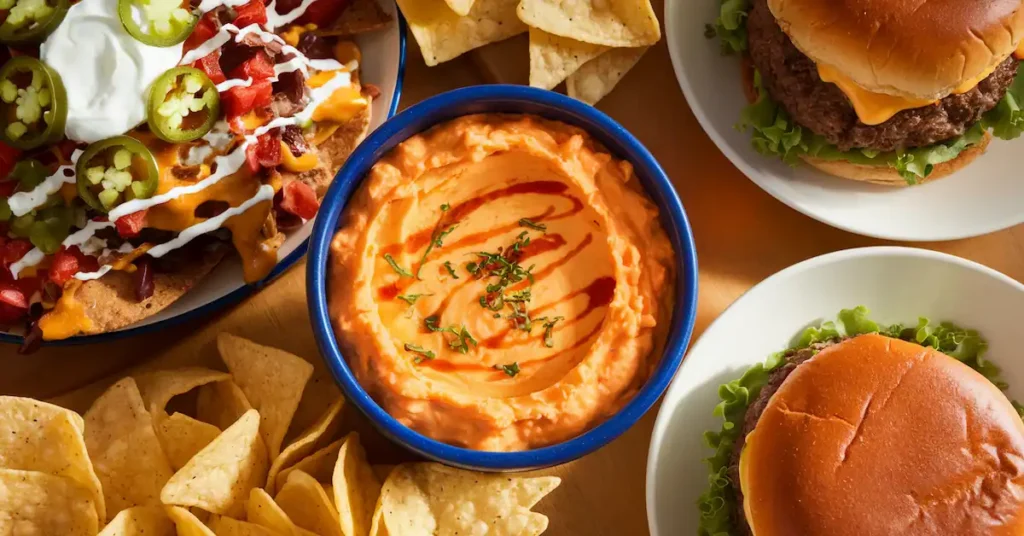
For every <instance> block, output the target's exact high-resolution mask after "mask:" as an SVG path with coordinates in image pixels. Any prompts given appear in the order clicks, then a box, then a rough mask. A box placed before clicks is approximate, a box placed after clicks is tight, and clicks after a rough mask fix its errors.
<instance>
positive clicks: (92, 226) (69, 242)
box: [11, 221, 114, 279]
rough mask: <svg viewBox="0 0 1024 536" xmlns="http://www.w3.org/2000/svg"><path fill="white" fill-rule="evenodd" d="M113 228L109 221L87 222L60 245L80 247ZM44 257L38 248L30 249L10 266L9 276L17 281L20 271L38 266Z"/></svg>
mask: <svg viewBox="0 0 1024 536" xmlns="http://www.w3.org/2000/svg"><path fill="white" fill-rule="evenodd" d="M113 226H114V224H113V223H110V222H109V221H89V223H86V224H85V227H83V228H81V229H79V230H78V231H75V232H74V233H71V234H70V235H68V237H67V238H65V239H64V241H63V242H61V245H62V246H64V247H66V248H69V247H71V246H81V245H82V244H84V243H86V242H87V241H88V240H89V239H90V238H92V237H93V235H95V234H96V231H99V230H100V229H107V228H110V227H113ZM44 257H46V254H45V253H43V252H42V250H40V249H39V248H32V250H31V251H29V252H28V253H26V254H25V256H24V257H22V258H20V259H18V262H15V263H14V264H12V265H11V275H12V276H14V279H18V274H19V273H21V271H22V270H24V269H25V268H28V267H29V266H35V265H37V264H39V263H40V262H42V261H43V258H44Z"/></svg>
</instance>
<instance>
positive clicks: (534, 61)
mask: <svg viewBox="0 0 1024 536" xmlns="http://www.w3.org/2000/svg"><path fill="white" fill-rule="evenodd" d="M608 49H609V47H606V46H604V45H594V44H591V43H584V42H582V41H577V40H575V39H570V38H568V37H562V36H560V35H555V34H550V33H547V32H545V31H544V30H538V29H536V28H530V85H531V86H533V87H539V88H541V89H554V87H555V86H557V85H558V84H561V83H562V82H563V81H564V80H565V79H566V78H568V77H569V75H571V74H572V73H575V72H576V70H577V69H579V68H580V67H582V66H583V64H585V63H587V62H588V61H590V60H592V59H594V58H596V57H598V56H600V55H601V54H602V53H604V52H605V51H606V50H608Z"/></svg>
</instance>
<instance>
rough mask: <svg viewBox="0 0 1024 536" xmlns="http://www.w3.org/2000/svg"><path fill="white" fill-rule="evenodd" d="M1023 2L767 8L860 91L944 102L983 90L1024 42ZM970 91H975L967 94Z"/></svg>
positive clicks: (813, 3)
mask: <svg viewBox="0 0 1024 536" xmlns="http://www.w3.org/2000/svg"><path fill="white" fill-rule="evenodd" d="M1022 5H1024V0H984V1H981V0H927V1H925V0H768V6H769V8H770V9H771V11H772V13H773V14H774V15H775V18H776V20H778V22H779V26H781V27H782V29H783V31H785V32H786V34H788V35H789V37H790V39H792V41H793V43H794V44H795V45H796V46H797V48H799V49H800V50H801V51H802V52H803V53H804V54H806V55H807V56H808V57H810V58H811V59H812V60H814V61H815V62H817V63H819V64H825V65H830V66H832V67H834V68H836V69H837V70H839V71H840V72H841V73H842V74H844V75H845V76H846V77H848V78H850V79H852V80H853V81H854V82H855V83H857V84H858V85H860V86H861V87H863V88H865V89H867V90H869V91H873V92H875V93H886V94H889V95H896V96H899V97H907V98H919V99H940V98H943V97H945V96H947V95H949V94H950V93H952V92H953V90H954V89H955V88H957V87H958V86H961V85H962V84H965V83H967V84H970V85H971V87H973V86H974V85H977V84H978V82H980V81H981V80H983V79H984V78H985V77H987V76H988V75H989V74H991V73H992V71H993V70H994V69H995V68H996V67H997V66H998V65H999V64H1000V63H1001V62H1003V60H1005V59H1006V58H1007V57H1009V55H1010V54H1011V53H1013V51H1014V50H1015V49H1016V48H1017V45H1018V44H1019V43H1020V41H1021V39H1022V38H1024V9H1022ZM968 89H969V88H968Z"/></svg>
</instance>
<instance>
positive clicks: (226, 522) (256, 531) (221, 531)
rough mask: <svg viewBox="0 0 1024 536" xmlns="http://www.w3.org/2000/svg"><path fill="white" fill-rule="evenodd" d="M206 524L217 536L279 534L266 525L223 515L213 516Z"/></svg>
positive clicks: (273, 535)
mask: <svg viewBox="0 0 1024 536" xmlns="http://www.w3.org/2000/svg"><path fill="white" fill-rule="evenodd" d="M207 525H208V526H209V527H210V530H212V531H213V533H214V534H216V535H217V536H280V535H279V534H278V533H276V532H274V531H272V530H270V529H268V528H267V527H263V526H260V525H257V524H255V523H247V522H245V521H239V520H237V519H231V518H230V517H224V516H214V517H213V518H211V519H210V522H209V523H207Z"/></svg>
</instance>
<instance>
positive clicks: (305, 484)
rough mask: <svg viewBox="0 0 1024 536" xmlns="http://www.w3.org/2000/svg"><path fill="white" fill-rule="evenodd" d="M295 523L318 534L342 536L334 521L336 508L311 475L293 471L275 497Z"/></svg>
mask: <svg viewBox="0 0 1024 536" xmlns="http://www.w3.org/2000/svg"><path fill="white" fill-rule="evenodd" d="M275 500H276V501H277V504H278V505H280V506H281V509H282V510H284V512H285V513H286V514H288V517H289V518H290V519H291V520H292V521H293V522H295V524H296V525H298V526H299V527H302V528H304V529H306V530H309V531H311V532H313V533H315V534H319V535H320V536H345V534H343V533H342V532H341V525H339V523H338V510H337V509H335V508H334V505H332V504H331V499H330V497H328V496H327V492H325V491H324V488H323V486H321V485H320V483H319V482H317V481H316V479H315V478H313V477H311V476H309V475H308V474H306V473H304V472H302V471H293V472H292V473H291V474H290V475H289V477H288V481H287V482H285V483H284V486H282V487H281V491H279V492H278V493H277V497H276V498H275Z"/></svg>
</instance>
